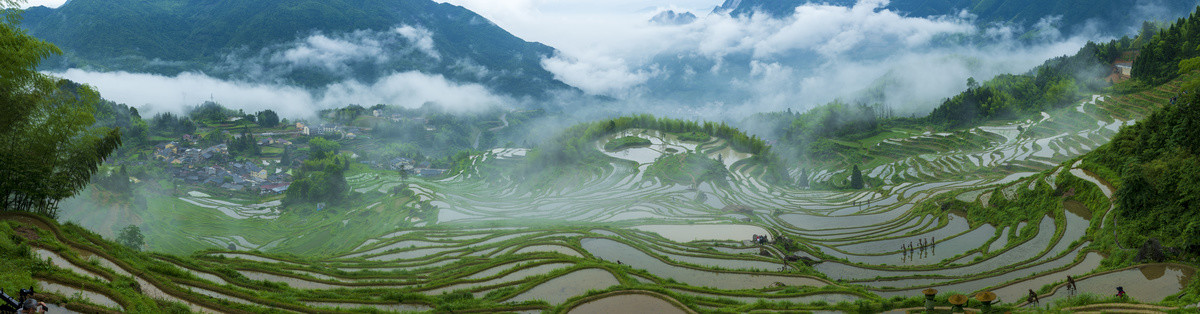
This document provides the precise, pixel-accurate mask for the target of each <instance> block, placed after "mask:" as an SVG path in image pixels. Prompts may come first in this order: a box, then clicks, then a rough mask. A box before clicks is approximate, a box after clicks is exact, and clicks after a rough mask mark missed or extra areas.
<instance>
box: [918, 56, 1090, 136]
mask: <svg viewBox="0 0 1200 314" xmlns="http://www.w3.org/2000/svg"><path fill="white" fill-rule="evenodd" d="M1101 46H1102V45H1098V44H1096V43H1092V42H1088V44H1087V45H1086V46H1084V47H1083V48H1081V49H1079V52H1078V53H1076V54H1075V55H1072V56H1062V57H1058V58H1054V59H1050V60H1048V61H1046V63H1044V64H1042V65H1041V66H1039V67H1037V68H1035V69H1034V70H1032V71H1030V72H1029V73H1025V74H1021V75H1012V74H1005V75H1000V76H997V77H995V78H993V79H991V80H989V81H987V82H986V83H983V84H982V85H981V84H979V83H977V82H976V81H975V79H973V78H972V79H968V80H967V90H966V91H964V92H962V93H960V94H958V95H956V96H954V97H951V98H949V99H947V100H946V101H944V102H942V104H941V105H940V106H938V107H937V108H936V109H934V110H933V112H931V113H929V116H928V118H927V119H928V121H929V122H931V123H933V124H937V125H943V126H945V127H947V128H952V129H953V128H961V127H967V126H972V125H974V124H976V123H978V122H982V121H986V120H991V119H1012V118H1016V117H1020V116H1024V115H1029V114H1034V113H1038V112H1041V111H1045V110H1050V109H1054V108H1060V107H1063V106H1067V105H1070V104H1071V103H1073V102H1074V101H1076V100H1078V99H1079V98H1080V97H1081V96H1082V95H1083V93H1086V92H1095V91H1099V90H1100V89H1102V88H1104V87H1106V86H1107V85H1108V83H1107V82H1105V81H1104V77H1105V76H1106V75H1107V74H1108V72H1109V70H1110V67H1109V66H1108V62H1106V60H1103V59H1102V57H1101V55H1100V54H1098V52H1099V51H1100V49H1101V48H1100V47H1101Z"/></svg>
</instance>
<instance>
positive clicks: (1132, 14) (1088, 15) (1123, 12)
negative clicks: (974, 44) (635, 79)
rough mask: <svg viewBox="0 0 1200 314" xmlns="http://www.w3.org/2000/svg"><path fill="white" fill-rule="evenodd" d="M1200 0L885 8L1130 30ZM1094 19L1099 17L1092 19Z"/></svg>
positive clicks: (1016, 0) (778, 2) (748, 2)
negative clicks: (1144, 21) (1045, 20)
mask: <svg viewBox="0 0 1200 314" xmlns="http://www.w3.org/2000/svg"><path fill="white" fill-rule="evenodd" d="M857 2H859V0H725V2H724V3H722V4H721V6H718V7H717V8H716V9H714V12H724V13H728V14H730V15H733V16H748V15H752V14H754V13H755V12H762V13H766V14H770V15H772V16H775V17H785V16H790V15H792V13H793V12H795V8H796V7H797V6H801V5H804V4H809V3H816V4H822V3H827V4H832V5H838V6H853V5H854V4H855V3H857ZM1197 3H1200V1H1194V0H1139V1H1128V0H1088V1H1083V0H1049V1H1047V0H892V1H890V2H887V3H886V6H885V7H884V8H885V9H888V10H893V11H897V12H902V14H906V15H909V16H917V17H930V16H939V15H952V16H953V15H958V14H959V13H961V12H963V11H966V12H968V13H971V14H973V15H975V16H976V17H977V21H978V22H980V23H994V22H1008V23H1013V24H1017V25H1021V26H1025V27H1033V26H1034V25H1036V24H1037V23H1038V22H1039V21H1041V20H1042V19H1043V18H1047V17H1051V18H1054V17H1061V19H1060V20H1058V21H1056V22H1055V23H1053V24H1054V25H1053V26H1057V27H1059V28H1061V29H1065V30H1068V31H1078V30H1081V29H1082V28H1084V27H1093V26H1094V27H1096V29H1098V30H1100V31H1106V32H1116V31H1124V30H1126V29H1127V28H1129V27H1131V26H1136V25H1139V24H1140V23H1141V21H1142V20H1143V19H1172V20H1173V19H1175V18H1177V17H1179V16H1182V15H1183V14H1186V13H1187V12H1191V9H1193V8H1195V7H1196V5H1197ZM1090 21H1096V22H1099V23H1095V24H1090V25H1089V22H1090Z"/></svg>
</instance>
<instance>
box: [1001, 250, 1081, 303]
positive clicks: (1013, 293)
mask: <svg viewBox="0 0 1200 314" xmlns="http://www.w3.org/2000/svg"><path fill="white" fill-rule="evenodd" d="M1102 260H1104V257H1103V256H1100V254H1097V253H1094V252H1091V253H1088V254H1087V256H1085V257H1084V258H1083V261H1082V262H1080V263H1079V264H1076V265H1075V266H1071V268H1068V269H1066V270H1062V271H1057V272H1053V273H1049V274H1044V275H1038V276H1037V277H1033V278H1029V279H1026V280H1022V281H1021V282H1018V283H1013V284H1011V285H1008V286H1004V287H1000V288H997V289H995V290H992V292H995V293H996V296H997V297H999V298H1000V299H999V300H1000V302H1018V303H1019V302H1023V301H1025V297H1026V296H1028V295H1029V289H1033V290H1034V291H1037V290H1038V289H1041V288H1042V286H1045V285H1048V284H1052V283H1056V282H1065V281H1066V280H1067V276H1073V277H1075V278H1079V277H1080V276H1081V275H1083V274H1087V273H1088V272H1091V271H1092V270H1095V269H1096V267H1099V266H1100V261H1102Z"/></svg>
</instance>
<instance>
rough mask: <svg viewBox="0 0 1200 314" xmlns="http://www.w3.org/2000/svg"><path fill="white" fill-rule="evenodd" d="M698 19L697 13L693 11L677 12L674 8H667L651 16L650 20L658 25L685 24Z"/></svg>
mask: <svg viewBox="0 0 1200 314" xmlns="http://www.w3.org/2000/svg"><path fill="white" fill-rule="evenodd" d="M695 21H696V15H695V14H692V12H683V13H676V12H675V11H673V10H666V11H663V12H662V13H659V14H657V15H655V16H654V17H652V18H650V22H651V23H654V24H658V25H684V24H690V23H692V22H695Z"/></svg>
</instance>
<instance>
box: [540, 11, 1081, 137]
mask: <svg viewBox="0 0 1200 314" xmlns="http://www.w3.org/2000/svg"><path fill="white" fill-rule="evenodd" d="M887 3H888V1H886V0H861V1H859V2H858V3H857V4H856V5H854V6H852V7H840V6H833V5H824V4H808V5H803V6H800V7H797V8H796V9H795V12H794V13H793V14H792V15H791V16H788V17H785V18H773V17H772V16H771V15H770V14H755V15H752V16H749V17H732V16H729V15H724V14H701V15H700V16H701V17H700V18H699V19H698V20H696V21H695V22H693V23H690V24H686V25H679V26H671V25H667V26H664V25H655V24H652V23H650V22H648V17H649V16H652V15H653V13H646V14H643V15H646V19H631V20H625V22H628V23H635V25H636V27H627V28H626V27H615V28H612V30H614V31H617V32H619V31H621V30H629V31H631V32H632V33H631V34H628V36H623V35H626V34H619V33H618V34H613V35H611V37H623V38H625V39H627V40H624V41H599V42H598V43H597V44H595V46H592V47H587V49H575V50H572V49H570V47H568V48H564V49H563V50H562V52H561V53H560V54H559V55H556V56H553V57H550V58H547V59H544V60H543V62H542V64H543V66H544V67H545V68H546V69H547V70H549V71H551V72H552V73H554V74H555V75H556V78H558V79H559V80H562V81H563V82H566V83H567V84H571V85H572V86H576V87H579V88H580V89H582V90H583V91H585V92H587V93H590V94H595V95H604V96H612V97H617V98H621V99H623V100H625V102H627V103H630V104H631V106H630V108H631V109H632V108H645V106H644V105H643V104H645V103H654V104H664V103H667V104H674V105H685V106H691V107H693V108H695V110H693V112H696V113H697V114H701V115H705V114H712V115H713V116H700V117H701V118H721V117H731V116H734V117H736V116H745V115H749V114H753V113H755V112H763V111H775V110H785V109H788V108H792V109H797V110H804V109H806V108H808V107H811V106H813V105H818V104H822V103H826V102H829V101H833V100H835V99H843V100H848V101H870V102H883V103H885V104H887V105H889V106H892V107H896V108H897V109H898V111H900V112H901V113H905V114H907V113H924V112H927V111H928V110H929V109H931V108H932V107H933V106H936V105H937V103H938V102H939V101H940V100H941V99H943V98H946V97H949V96H952V95H953V94H955V93H957V92H959V91H961V90H963V89H964V88H965V86H966V85H965V81H966V79H967V78H968V77H975V78H976V79H978V80H981V81H982V80H987V79H990V78H991V77H993V76H995V75H999V74H1004V73H1021V72H1025V71H1028V70H1030V69H1031V68H1033V67H1034V66H1037V65H1039V64H1041V63H1042V62H1043V61H1045V60H1046V59H1049V58H1052V57H1056V56H1061V55H1066V54H1073V53H1075V52H1076V51H1077V50H1078V49H1079V48H1080V47H1082V46H1083V44H1084V43H1086V41H1087V40H1088V39H1090V37H1088V36H1089V35H1087V34H1083V35H1078V36H1072V37H1067V36H1064V35H1062V34H1060V33H1059V32H1058V31H1057V30H1055V29H1053V28H1052V27H1049V25H1051V24H1053V22H1054V20H1053V17H1050V18H1047V19H1044V20H1043V23H1039V25H1038V27H1037V29H1034V30H1029V29H1022V28H1021V27H1020V26H1014V25H1001V24H996V25H989V26H986V27H981V26H977V25H976V24H975V22H974V20H973V17H972V16H970V15H969V14H966V13H961V14H958V15H954V16H940V17H932V18H919V17H909V16H906V15H905V14H903V13H901V12H894V11H890V10H887V9H884V7H885V6H886V5H887ZM618 20H619V19H618ZM1030 35H1033V38H1030ZM1022 36H1025V38H1024V39H1023V40H1022V41H1018V40H1016V39H1015V38H1020V37H1022ZM680 90H682V91H691V92H690V93H691V94H688V93H675V91H680ZM689 95H691V96H689ZM689 97H690V98H689Z"/></svg>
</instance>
